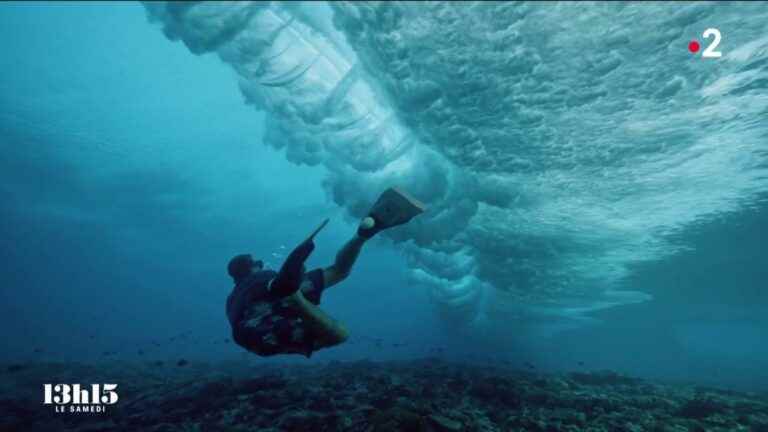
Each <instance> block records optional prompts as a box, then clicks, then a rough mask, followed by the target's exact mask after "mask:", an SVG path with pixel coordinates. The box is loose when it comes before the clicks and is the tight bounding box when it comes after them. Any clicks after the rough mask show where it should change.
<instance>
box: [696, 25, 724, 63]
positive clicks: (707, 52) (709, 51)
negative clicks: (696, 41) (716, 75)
mask: <svg viewBox="0 0 768 432" xmlns="http://www.w3.org/2000/svg"><path fill="white" fill-rule="evenodd" d="M701 36H702V37H703V38H704V39H709V37H710V36H713V37H714V39H713V40H712V42H711V43H710V44H709V46H708V47H706V48H705V49H704V51H703V52H702V53H701V56H702V57H704V58H718V57H722V55H723V53H721V52H720V51H716V49H717V46H718V45H719V44H720V39H722V36H721V35H720V30H718V29H716V28H708V29H706V30H704V33H703V34H702V35H701Z"/></svg>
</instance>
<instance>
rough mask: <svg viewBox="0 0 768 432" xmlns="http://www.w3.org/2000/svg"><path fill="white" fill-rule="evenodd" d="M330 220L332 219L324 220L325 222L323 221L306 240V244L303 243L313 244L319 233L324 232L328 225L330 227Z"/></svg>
mask: <svg viewBox="0 0 768 432" xmlns="http://www.w3.org/2000/svg"><path fill="white" fill-rule="evenodd" d="M329 220H330V219H328V218H326V219H325V220H324V221H323V222H322V223H321V224H320V226H319V227H317V228H315V230H314V231H312V234H310V235H309V237H307V239H306V240H304V242H303V243H307V242H312V241H313V240H314V239H315V236H316V235H317V233H319V232H320V231H322V229H323V228H325V226H326V225H328V221H329Z"/></svg>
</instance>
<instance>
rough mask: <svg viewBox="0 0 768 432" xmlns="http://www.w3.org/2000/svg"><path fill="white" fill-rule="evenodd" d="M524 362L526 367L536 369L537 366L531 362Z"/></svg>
mask: <svg viewBox="0 0 768 432" xmlns="http://www.w3.org/2000/svg"><path fill="white" fill-rule="evenodd" d="M524 364H525V366H526V367H528V369H536V366H534V365H533V364H532V363H531V362H525V363H524Z"/></svg>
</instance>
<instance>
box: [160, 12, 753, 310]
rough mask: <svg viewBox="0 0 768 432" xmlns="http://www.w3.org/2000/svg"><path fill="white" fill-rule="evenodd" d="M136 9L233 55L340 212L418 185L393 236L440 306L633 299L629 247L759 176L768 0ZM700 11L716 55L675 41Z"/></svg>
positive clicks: (661, 247) (642, 246) (246, 82)
mask: <svg viewBox="0 0 768 432" xmlns="http://www.w3.org/2000/svg"><path fill="white" fill-rule="evenodd" d="M147 9H148V11H149V15H150V17H151V18H152V19H154V20H157V21H159V22H160V23H161V24H162V26H163V29H164V31H165V33H166V35H167V36H168V37H170V38H175V39H181V40H182V41H184V43H186V44H187V46H188V47H189V48H190V49H191V50H192V51H193V52H195V53H202V52H210V51H215V52H217V53H218V55H219V56H220V57H221V58H222V60H223V61H225V62H227V63H228V64H230V65H231V66H232V67H233V69H234V70H235V71H236V72H237V73H238V76H239V79H240V85H241V89H242V91H243V94H244V95H245V96H246V99H247V100H248V102H249V103H252V104H254V105H255V106H257V107H258V108H260V109H264V110H265V111H266V112H267V113H268V127H269V130H268V132H267V134H266V136H265V140H266V142H267V143H268V144H269V145H272V146H275V147H277V148H285V150H286V155H287V157H288V158H289V159H290V160H292V161H294V162H297V163H306V164H313V165H314V164H322V165H324V166H325V167H326V168H327V170H328V179H327V182H326V184H325V187H326V188H327V190H328V191H329V193H330V196H331V197H332V199H333V200H334V201H335V202H336V203H337V204H339V205H340V206H343V207H345V208H346V209H348V210H349V212H350V214H352V215H355V216H360V215H362V214H363V213H364V211H365V210H366V209H367V206H368V205H369V203H370V202H371V201H372V200H373V199H374V198H375V195H376V194H378V193H379V192H380V191H381V190H383V189H384V188H385V187H387V186H389V185H391V184H397V185H400V186H402V187H404V188H406V189H408V190H410V191H411V192H412V193H413V194H414V195H416V196H418V197H419V198H421V199H422V200H424V201H426V202H427V204H429V206H430V211H429V212H428V213H426V214H425V215H423V216H422V217H420V218H418V219H416V220H414V222H413V223H411V224H409V225H407V226H405V227H403V228H401V229H398V230H397V231H395V232H392V233H390V237H391V238H392V239H393V240H395V241H397V242H400V246H401V247H402V248H403V250H404V251H405V253H406V254H407V256H408V259H409V263H410V265H411V267H412V269H413V277H414V280H416V281H418V282H419V283H421V284H424V285H426V286H429V287H430V289H431V290H432V292H433V297H434V298H435V299H436V300H437V302H438V303H439V304H441V305H442V306H443V308H444V310H445V311H446V313H449V315H450V316H451V317H452V319H463V320H467V321H472V320H477V319H478V317H483V319H487V320H489V321H490V322H498V321H500V320H509V319H510V317H512V316H518V311H519V310H520V309H521V305H522V306H525V307H526V308H527V310H528V312H529V313H530V312H531V311H543V312H542V314H543V315H545V316H546V315H550V314H551V312H552V311H557V312H556V313H555V314H556V315H561V316H569V317H574V316H579V315H583V314H584V313H587V312H589V311H593V310H595V309H599V308H602V307H607V306H606V305H608V306H615V305H618V304H626V303H631V302H636V301H642V300H645V299H647V296H644V295H642V294H639V293H626V292H623V291H622V294H621V295H618V294H617V292H618V290H619V289H621V288H622V286H621V282H622V281H623V280H624V277H625V276H626V275H627V273H628V271H629V266H630V265H632V264H635V263H637V262H641V261H647V260H657V259H662V258H664V257H666V256H668V255H670V254H673V253H675V252H677V251H679V250H681V249H684V248H686V247H687V245H686V244H682V243H679V242H678V243H675V242H672V241H670V240H669V235H670V234H674V233H676V232H679V231H680V230H682V229H684V228H685V227H687V226H690V225H691V224H694V223H699V222H702V221H706V220H709V219H711V218H713V217H716V216H718V215H721V214H724V213H728V212H735V211H739V210H740V209H742V208H744V207H745V206H750V205H752V204H754V202H755V200H756V199H757V196H758V195H759V194H760V193H761V192H764V191H765V190H766V189H767V188H768V184H767V182H768V180H766V178H767V177H766V172H765V169H766V163H765V162H766V161H765V156H766V150H768V144H767V141H766V136H767V135H766V133H767V131H766V125H765V123H764V122H763V121H762V120H761V119H764V118H765V114H766V113H767V112H768V98H767V97H766V91H765V90H766V85H765V79H766V76H767V75H768V73H767V69H766V68H767V67H766V63H767V60H768V53H767V52H766V50H765V49H763V48H764V43H763V42H759V43H758V42H757V41H760V40H762V39H759V37H762V34H761V33H760V32H761V31H762V30H763V27H762V25H761V23H764V22H765V20H766V18H767V17H768V11H766V10H765V9H764V8H759V7H756V6H752V5H748V4H740V5H738V6H733V7H729V8H727V9H724V8H717V6H716V5H714V4H707V3H704V4H687V3H684V4H654V5H633V4H597V5H583V4H571V3H564V4H556V5H540V4H518V3H502V4H488V3H472V4H468V3H450V2H449V3H430V4H411V3H358V2H353V3H347V2H334V3H332V4H331V6H330V7H329V6H328V5H326V4H321V3H297V4H294V3H269V2H246V3H239V4H237V5H234V4H231V3H196V4H176V3H171V4H164V3H149V4H147ZM713 25H717V26H718V27H719V28H720V29H721V32H722V33H723V35H724V42H723V43H722V45H721V49H722V50H724V51H726V53H725V55H724V57H723V59H724V61H722V62H716V61H709V60H703V59H700V58H694V57H692V56H691V54H690V53H688V52H687V51H686V50H685V47H686V45H687V41H688V40H690V39H691V38H694V37H697V36H698V35H699V33H700V32H701V31H703V29H704V28H707V27H710V26H713ZM491 287H492V288H491ZM490 289H493V290H495V291H496V293H497V294H498V295H494V296H493V301H492V302H490V303H489V302H488V300H487V299H488V295H487V293H488V291H489V290H490ZM484 299H485V300H484ZM519 316H520V317H523V318H522V319H527V318H525V317H529V314H527V313H521V314H519Z"/></svg>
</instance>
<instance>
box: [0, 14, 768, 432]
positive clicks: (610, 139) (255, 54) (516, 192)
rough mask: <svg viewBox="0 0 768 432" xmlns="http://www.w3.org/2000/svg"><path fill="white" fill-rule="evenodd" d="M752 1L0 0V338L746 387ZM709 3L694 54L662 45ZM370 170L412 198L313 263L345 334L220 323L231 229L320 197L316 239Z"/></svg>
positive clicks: (757, 46)
mask: <svg viewBox="0 0 768 432" xmlns="http://www.w3.org/2000/svg"><path fill="white" fill-rule="evenodd" d="M203 9H204V10H203ZM766 18H768V8H766V7H765V5H760V4H759V3H758V4H757V5H749V4H747V3H743V4H738V5H732V6H730V7H724V6H722V5H719V4H716V3H700V4H699V3H678V4H665V3H655V4H653V5H638V4H634V5H633V4H607V3H605V4H599V5H592V6H587V5H578V4H573V3H563V4H533V5H530V4H487V5H476V6H470V5H467V4H464V5H461V4H437V3H436V4H430V5H421V7H419V5H414V4H401V5H389V6H380V7H377V6H372V5H367V4H363V3H351V4H346V3H333V4H331V5H328V4H324V3H316V4H303V3H302V4H287V3H285V4H284V3H276V4H272V5H271V6H265V5H250V6H249V5H241V6H233V5H227V4H225V3H216V4H210V5H199V6H192V5H181V4H180V5H176V6H169V7H166V5H165V4H163V3H156V4H147V5H143V4H140V3H87V4H86V3H80V4H66V3H50V4H44V3H38V4H22V3H5V4H2V5H0V45H1V48H0V51H1V52H2V56H0V151H1V154H2V157H1V158H0V188H1V189H2V200H0V206H1V207H2V210H1V211H0V234H1V235H0V237H1V238H2V242H0V257H2V261H3V264H2V267H0V295H1V296H2V301H1V302H0V323H1V324H2V325H1V326H0V329H2V330H0V331H1V332H2V333H0V339H2V340H3V349H2V350H0V361H2V362H3V364H34V363H40V362H62V363H71V362H79V363H85V364H109V363H110V362H113V363H114V362H125V363H131V364H143V363H146V362H148V361H164V362H169V363H175V362H177V361H178V360H179V359H185V360H187V361H189V362H191V363H195V362H198V363H201V362H206V363H211V364H215V363H216V362H222V361H232V362H237V363H238V364H242V365H248V366H249V367H250V366H257V367H261V366H263V365H273V364H278V363H279V364H283V363H286V362H288V363H291V364H297V365H325V364H328V362H331V361H341V362H352V361H358V360H363V359H367V360H370V361H372V362H387V361H393V360H403V361H410V360H417V359H423V358H426V357H428V358H438V359H441V361H449V362H458V363H459V364H466V365H473V364H474V365H477V364H494V365H508V366H509V367H512V368H522V369H528V370H535V371H536V373H553V374H558V373H568V372H572V371H578V372H590V371H601V370H611V371H615V372H617V373H620V374H624V375H627V376H632V377H638V378H642V379H654V380H656V379H657V380H661V381H663V382H667V383H669V382H671V383H677V382H680V383H692V384H694V385H702V386H714V387H718V388H724V389H733V390H738V391H753V392H767V391H768V367H767V366H768V344H766V335H768V291H767V289H766V288H767V287H768V285H767V284H766V281H768V266H766V259H765V257H764V254H765V250H766V248H765V244H766V239H768V201H767V200H766V199H765V198H766V192H768V159H767V157H768V123H767V122H766V119H768V33H766V31H765V22H766ZM709 27H714V28H718V29H719V31H720V33H721V34H722V42H721V43H720V45H719V47H718V50H719V51H721V52H722V57H720V58H702V57H701V52H699V53H697V54H693V53H691V52H690V51H689V50H688V49H687V46H688V42H689V41H690V40H692V39H696V40H698V41H699V42H700V43H701V45H702V46H703V47H705V46H706V45H708V43H709V42H708V41H709V40H708V39H705V38H703V37H702V32H703V31H704V30H705V29H706V28H709ZM393 185H396V186H400V187H402V188H404V189H406V190H408V191H409V192H411V193H412V194H413V195H414V196H416V197H417V198H419V199H420V200H422V201H424V202H425V203H426V204H427V206H428V207H429V209H428V211H427V212H426V213H424V214H423V215H421V216H419V217H417V218H416V219H414V221H412V223H409V224H408V225H406V226H403V227H399V228H397V229H394V230H392V231H391V232H388V233H386V234H384V235H381V236H377V238H375V239H374V240H372V241H370V242H368V244H366V246H365V248H364V250H363V251H362V254H361V256H360V258H359V260H358V262H357V264H356V266H355V267H354V270H353V272H352V274H351V276H350V277H349V278H348V279H347V280H345V281H344V282H342V283H341V284H339V285H338V286H334V287H332V288H330V289H329V290H328V291H327V292H326V293H325V297H324V301H323V303H322V308H323V309H324V310H326V311H327V312H328V313H329V314H331V315H332V316H334V317H335V318H337V319H338V320H340V321H342V322H343V323H345V325H346V326H347V327H348V328H349V330H350V333H351V337H350V339H349V341H348V342H347V343H345V344H343V345H341V346H338V347H334V348H331V349H326V350H323V351H320V352H317V353H315V355H313V356H312V358H311V359H305V358H303V357H300V356H290V357H274V358H269V359H263V358H259V357H257V356H255V355H253V354H249V353H246V352H245V351H244V350H242V349H241V348H240V347H238V346H237V345H235V344H233V343H231V341H229V340H228V338H230V329H229V324H228V322H227V320H226V316H225V314H224V303H225V300H226V297H227V295H228V294H229V292H230V290H231V288H232V283H231V280H230V279H229V277H228V276H227V274H226V264H227V262H228V260H229V259H230V258H231V257H232V256H233V255H236V254H239V253H252V254H253V255H254V256H255V257H257V258H261V259H263V260H264V261H265V262H266V263H267V265H268V266H271V267H272V268H275V267H277V266H279V265H280V263H281V262H282V259H283V258H285V256H286V254H287V252H289V251H290V249H291V248H293V247H294V246H295V245H296V244H298V242H300V241H301V240H302V239H303V238H304V237H305V236H306V235H307V234H308V233H309V232H310V230H311V229H312V228H314V227H315V226H316V225H317V224H318V223H320V222H321V221H322V220H323V219H325V218H330V224H329V225H328V227H327V228H326V229H325V230H324V231H323V232H321V233H320V235H319V236H318V238H317V239H316V244H317V249H316V250H315V252H314V253H313V255H312V256H311V257H310V259H309V267H310V268H313V267H317V266H325V265H329V264H330V263H332V262H333V259H334V256H335V254H336V252H337V250H338V248H340V247H341V245H342V244H343V243H344V242H345V241H347V240H348V239H349V238H350V237H351V235H352V234H353V233H354V232H355V229H356V226H357V221H358V219H359V218H360V217H361V216H362V215H363V214H364V212H365V210H366V209H367V207H368V206H369V205H370V204H371V203H372V202H373V200H375V198H376V196H377V195H378V194H379V193H380V192H381V191H383V190H384V189H386V188H387V187H389V186H393ZM264 367H266V366H264ZM467 367H470V366H467ZM449 417H450V416H449ZM465 423H466V422H465ZM381 430H383V429H381Z"/></svg>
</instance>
